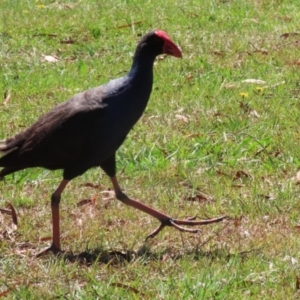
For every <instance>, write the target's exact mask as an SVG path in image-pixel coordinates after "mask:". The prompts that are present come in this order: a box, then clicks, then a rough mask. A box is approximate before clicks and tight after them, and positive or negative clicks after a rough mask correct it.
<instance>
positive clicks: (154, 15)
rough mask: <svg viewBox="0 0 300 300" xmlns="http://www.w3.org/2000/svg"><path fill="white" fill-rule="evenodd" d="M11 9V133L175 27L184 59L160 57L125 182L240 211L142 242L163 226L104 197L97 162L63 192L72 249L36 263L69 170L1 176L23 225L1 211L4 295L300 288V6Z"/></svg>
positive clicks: (203, 211)
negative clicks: (143, 40)
mask: <svg viewBox="0 0 300 300" xmlns="http://www.w3.org/2000/svg"><path fill="white" fill-rule="evenodd" d="M102 2H103V3H102ZM104 2H105V3H104ZM241 2H242V3H241ZM0 6H1V7H0V11H1V14H2V16H1V20H2V21H1V23H0V26H1V28H0V41H1V42H0V49H1V50H0V51H1V52H0V53H1V69H0V72H1V78H2V79H1V81H0V90H1V94H2V95H3V98H2V100H1V101H0V102H2V105H1V106H0V112H1V118H0V128H1V131H0V138H3V139H4V138H6V137H7V136H12V135H13V134H15V133H18V132H20V131H21V130H22V129H24V128H25V127H27V126H29V125H30V124H32V123H33V122H34V121H35V120H36V119H37V118H38V117H39V116H40V115H41V114H42V113H44V112H47V111H48V110H49V109H50V108H51V107H53V106H54V105H56V104H58V103H60V102H62V101H65V100H66V99H68V98H70V97H71V96H72V95H73V94H75V93H77V92H79V91H83V90H85V89H88V88H91V87H94V86H97V85H100V84H102V83H105V82H107V81H108V80H110V79H111V78H115V77H118V76H122V75H123V74H124V73H125V72H126V71H128V69H129V67H130V64H131V55H132V53H133V51H134V49H135V46H136V43H137V41H138V40H139V38H140V36H141V35H143V34H144V33H146V32H147V31H148V30H150V29H153V28H161V29H164V30H165V31H167V32H168V33H169V34H170V36H171V38H172V39H173V40H174V41H176V42H177V43H178V44H179V45H180V46H181V48H182V51H183V55H184V58H183V59H182V60H177V59H173V58H171V57H168V58H166V59H161V60H158V61H157V63H156V65H155V82H154V87H153V93H152V96H151V100H150V102H149V105H148V107H147V110H146V112H145V113H144V115H143V117H142V119H141V120H140V121H139V123H138V124H137V125H136V126H135V128H134V129H133V131H132V132H131V133H130V135H129V137H128V138H127V140H126V141H125V143H124V144H123V146H122V147H121V149H120V150H119V151H118V157H117V158H118V170H119V172H118V177H119V181H120V183H121V185H122V187H123V188H124V190H125V191H126V193H127V194H128V195H129V196H132V197H135V198H137V199H141V200H142V201H143V202H144V203H146V204H149V205H151V206H152V207H155V208H157V209H159V210H161V211H164V212H166V213H168V214H170V215H171V216H174V217H180V218H183V217H186V216H191V215H195V214H197V216H198V217H199V218H206V217H207V216H209V217H214V216H219V215H222V214H226V215H228V216H230V219H229V220H228V221H226V222H223V223H221V224H216V225H212V226H206V227H202V228H201V233H200V234H196V235H193V234H181V233H180V232H177V231H175V230H174V229H172V228H167V229H165V230H164V231H163V232H162V233H161V234H160V235H159V236H157V237H156V238H155V239H153V240H151V241H149V242H147V243H145V242H144V237H145V236H146V235H147V234H148V233H149V232H150V231H151V230H152V229H153V228H155V226H157V225H158V224H157V222H156V221H155V220H153V219H151V218H150V217H148V216H147V215H144V214H142V213H139V212H138V211H135V210H133V209H131V208H127V207H124V205H123V204H121V203H119V202H118V201H116V200H114V198H113V197H111V195H109V194H108V193H105V192H103V191H106V190H107V189H108V188H111V185H110V182H109V180H108V179H107V177H106V176H105V175H104V174H103V172H101V171H99V170H98V169H93V170H90V171H89V172H87V173H86V174H84V175H83V176H81V177H79V178H76V179H75V180H74V181H72V183H71V184H70V186H68V188H67V189H66V191H65V192H64V194H63V199H62V203H61V220H62V221H61V223H62V224H61V230H62V246H63V248H64V249H65V250H67V251H71V253H70V254H69V255H68V256H67V257H65V258H57V257H54V256H52V255H49V256H47V257H45V258H42V259H36V258H34V257H32V255H33V254H34V253H37V252H38V251H39V250H40V249H41V248H43V247H45V246H46V245H47V244H48V243H49V242H50V241H49V238H50V235H51V216H50V204H49V203H50V195H51V193H52V192H53V190H54V189H55V188H56V187H57V185H58V183H59V182H60V180H61V172H60V171H57V172H49V171H47V170H43V169H31V170H25V171H22V172H19V173H16V174H13V175H11V176H9V177H7V178H6V179H5V181H4V182H1V183H0V189H1V196H0V206H1V207H3V208H4V207H5V204H6V202H10V203H11V204H12V205H13V206H14V207H15V209H16V211H17V215H18V219H19V226H18V228H17V229H16V228H15V227H14V226H13V225H12V222H11V216H8V215H4V214H0V224H1V232H0V236H1V240H0V249H1V252H0V253H1V254H0V257H1V259H0V270H1V272H0V297H6V298H7V299H41V298H42V297H43V298H44V299H54V298H57V299H87V298H89V299H150V298H154V299H295V298H298V297H300V296H299V292H298V290H299V279H298V278H299V276H300V270H299V266H300V265H299V264H300V255H299V248H300V242H299V240H300V239H299V229H298V227H297V226H296V225H297V224H298V221H299V211H300V204H299V196H298V195H299V185H297V184H296V182H295V179H294V178H295V176H296V174H297V171H298V168H299V165H300V162H299V157H300V155H299V151H298V148H299V147H298V145H299V138H300V131H299V128H300V127H299V91H300V79H299V17H300V13H299V5H298V1H296V0H293V1H285V0H281V1H279V0H277V1H276V0H267V1H260V0H252V1H250V0H248V1H234V0H232V1H221V0H220V1H217V0H215V1H208V0H203V1H201V2H200V3H199V1H192V0H190V1H188V0H182V1H175V0H173V1H171V0H168V1H164V2H161V1H143V2H142V1H121V0H115V1H85V0H82V1H69V2H56V1H17V0H15V1H8V0H4V1H2V2H1V4H0ZM45 55H48V56H52V57H56V58H57V59H58V61H56V62H53V63H51V62H48V61H46V60H45ZM247 79H259V80H263V81H265V83H263V84H257V83H246V82H244V80H247ZM8 95H10V96H9V97H7V96H8ZM88 183H93V184H94V185H97V184H100V188H93V187H89V184H88ZM82 200H92V201H89V202H88V201H87V204H84V205H81V206H80V205H79V206H78V205H77V204H78V203H79V202H80V201H82ZM297 282H298V283H297Z"/></svg>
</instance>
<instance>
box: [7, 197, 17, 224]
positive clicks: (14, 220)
mask: <svg viewBox="0 0 300 300" xmlns="http://www.w3.org/2000/svg"><path fill="white" fill-rule="evenodd" d="M6 206H7V207H8V208H10V210H11V216H12V221H13V223H14V224H15V225H16V226H18V217H17V213H16V210H15V208H14V207H13V206H12V204H10V203H7V205H6Z"/></svg>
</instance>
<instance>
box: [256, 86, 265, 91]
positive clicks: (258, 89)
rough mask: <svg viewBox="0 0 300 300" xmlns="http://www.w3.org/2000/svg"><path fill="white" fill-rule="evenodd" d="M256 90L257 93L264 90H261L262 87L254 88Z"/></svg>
mask: <svg viewBox="0 0 300 300" xmlns="http://www.w3.org/2000/svg"><path fill="white" fill-rule="evenodd" d="M256 90H257V91H258V92H262V91H263V90H264V89H263V88H262V87H260V86H257V87H256Z"/></svg>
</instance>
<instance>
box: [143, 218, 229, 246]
mask: <svg viewBox="0 0 300 300" xmlns="http://www.w3.org/2000/svg"><path fill="white" fill-rule="evenodd" d="M227 218H228V217H227V216H222V217H218V218H213V219H207V220H199V221H196V220H195V217H190V218H187V219H185V220H178V219H171V218H170V219H168V220H167V221H165V220H164V221H161V224H160V225H159V226H158V227H157V228H156V229H155V230H154V231H152V232H151V233H150V234H148V235H147V237H146V240H148V239H149V238H153V237H155V236H156V235H158V234H159V233H160V231H161V230H162V229H163V228H164V227H165V226H172V227H175V228H176V229H178V230H180V231H183V232H190V233H197V232H199V231H200V229H198V228H196V229H190V228H185V227H183V226H180V225H187V226H201V225H207V224H212V223H219V222H221V221H223V220H225V219H227Z"/></svg>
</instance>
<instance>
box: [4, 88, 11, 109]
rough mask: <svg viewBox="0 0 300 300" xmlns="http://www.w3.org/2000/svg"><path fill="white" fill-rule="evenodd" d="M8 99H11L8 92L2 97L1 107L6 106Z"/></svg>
mask: <svg viewBox="0 0 300 300" xmlns="http://www.w3.org/2000/svg"><path fill="white" fill-rule="evenodd" d="M10 99H11V92H10V91H8V92H6V93H5V95H4V101H3V105H4V106H5V105H7V104H8V102H9V101H10Z"/></svg>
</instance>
